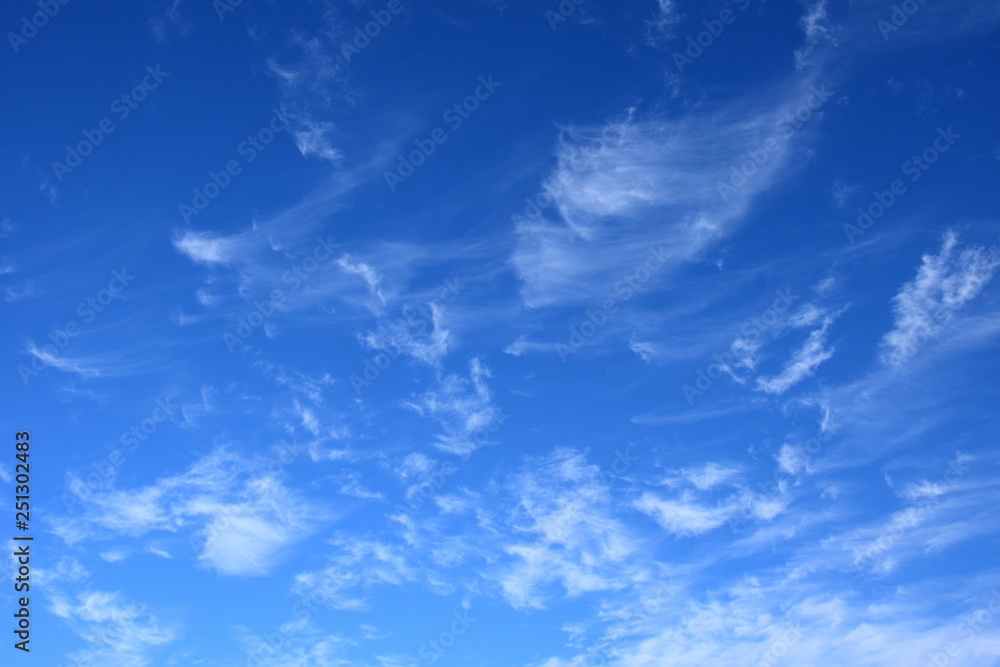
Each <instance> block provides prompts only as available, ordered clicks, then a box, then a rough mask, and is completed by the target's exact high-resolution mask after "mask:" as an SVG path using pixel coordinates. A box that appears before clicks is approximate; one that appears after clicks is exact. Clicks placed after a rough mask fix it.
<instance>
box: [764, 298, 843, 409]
mask: <svg viewBox="0 0 1000 667" xmlns="http://www.w3.org/2000/svg"><path fill="white" fill-rule="evenodd" d="M834 319H835V317H834V316H828V317H826V318H825V319H824V320H823V326H821V327H820V328H819V329H815V330H814V331H812V332H811V333H810V334H809V337H808V338H807V339H806V342H805V343H803V345H802V347H800V348H799V349H798V350H796V351H795V352H794V353H793V354H792V358H791V359H789V360H788V363H787V364H786V365H785V368H784V370H782V371H781V373H779V374H778V375H775V376H773V377H761V378H757V387H756V388H757V390H758V391H763V392H765V393H768V394H783V393H785V392H786V391H788V390H789V389H791V388H792V387H793V386H795V385H796V384H798V383H799V382H801V381H802V380H804V379H806V378H807V377H810V376H811V375H812V374H813V373H814V372H815V371H816V368H818V367H819V365H820V364H822V363H823V362H824V361H826V360H827V359H829V358H830V357H832V356H833V354H834V352H835V350H834V348H827V347H826V336H827V331H828V330H829V328H830V325H831V324H833V321H834Z"/></svg>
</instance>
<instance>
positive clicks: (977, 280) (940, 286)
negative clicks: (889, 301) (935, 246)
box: [882, 231, 1000, 368]
mask: <svg viewBox="0 0 1000 667" xmlns="http://www.w3.org/2000/svg"><path fill="white" fill-rule="evenodd" d="M958 245H959V241H958V236H957V235H956V234H955V233H954V232H953V231H948V232H947V233H946V234H945V237H944V242H943V244H942V246H941V250H940V252H938V254H937V255H930V254H926V255H924V256H923V259H922V264H921V266H920V269H919V270H918V271H917V275H916V277H915V278H914V279H913V280H912V281H910V282H908V283H906V284H905V285H903V287H902V289H900V291H899V293H898V294H897V295H896V296H895V297H894V298H893V314H894V316H895V328H894V329H893V330H892V331H890V332H889V333H887V334H886V335H885V337H884V338H883V339H882V362H883V363H884V364H886V365H887V366H890V367H893V368H899V367H901V366H902V365H903V364H904V363H905V362H906V361H907V360H908V359H910V358H911V357H912V356H913V355H914V354H916V352H917V350H918V349H920V347H922V346H923V345H924V344H925V343H926V342H927V341H929V340H931V339H933V338H936V337H937V336H938V335H939V334H940V331H941V329H942V328H943V327H944V326H945V325H946V324H948V322H950V321H951V320H952V319H953V318H954V316H955V314H956V313H957V312H958V311H959V310H961V309H962V308H963V307H964V306H965V305H966V304H967V303H968V302H969V301H971V300H973V299H974V298H976V297H977V296H978V295H979V294H980V293H981V292H982V290H983V288H984V287H985V286H986V285H987V283H989V282H990V280H992V278H993V274H994V273H995V272H996V269H997V267H998V266H1000V253H998V251H997V249H996V248H995V247H991V248H984V247H980V246H973V247H971V248H966V249H964V250H961V251H959V250H958Z"/></svg>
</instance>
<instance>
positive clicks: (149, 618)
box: [50, 591, 179, 667]
mask: <svg viewBox="0 0 1000 667" xmlns="http://www.w3.org/2000/svg"><path fill="white" fill-rule="evenodd" d="M50 609H51V611H52V613H54V614H55V615H56V616H59V617H60V618H63V619H65V620H66V621H67V622H68V623H69V624H70V626H71V627H72V628H73V629H74V630H75V631H76V633H77V634H78V635H79V636H80V638H81V639H83V640H84V641H85V642H86V643H87V644H88V646H87V647H86V648H84V649H81V650H79V651H76V652H74V653H71V654H70V656H69V657H70V658H72V659H73V660H75V661H77V664H80V665H87V666H91V665H92V666H94V667H104V666H105V665H112V664H113V665H121V666H122V667H146V666H147V665H151V664H153V663H152V654H153V652H154V651H155V650H156V649H157V648H159V647H162V646H166V645H168V644H170V643H172V642H174V641H176V640H177V639H178V638H179V634H178V632H177V631H176V630H175V629H174V628H172V627H170V626H168V625H164V624H163V623H162V622H161V621H160V620H159V619H157V618H156V617H155V616H153V615H152V614H151V613H150V612H149V611H148V610H146V609H145V608H143V607H142V606H140V605H136V604H133V603H130V602H128V601H127V600H126V599H125V598H124V597H123V596H122V594H121V593H109V592H104V591H89V592H86V593H81V594H79V595H78V596H76V598H75V599H70V598H66V597H63V596H61V595H59V594H56V595H53V598H52V605H51V607H50Z"/></svg>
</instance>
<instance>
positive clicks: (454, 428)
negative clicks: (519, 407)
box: [406, 359, 503, 456]
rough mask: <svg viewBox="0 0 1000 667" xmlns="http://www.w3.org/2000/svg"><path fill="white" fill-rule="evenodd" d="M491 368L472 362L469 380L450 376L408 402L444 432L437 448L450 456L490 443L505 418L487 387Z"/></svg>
mask: <svg viewBox="0 0 1000 667" xmlns="http://www.w3.org/2000/svg"><path fill="white" fill-rule="evenodd" d="M489 377H490V372H489V369H488V368H486V366H484V365H483V364H482V362H481V361H480V360H479V359H473V360H472V361H471V362H469V377H468V379H466V378H464V377H460V376H458V375H447V376H445V377H444V378H442V379H441V381H440V383H439V384H438V386H437V387H435V388H434V389H432V390H430V391H428V392H426V393H425V394H423V395H421V396H420V397H418V398H417V399H416V400H414V401H409V402H407V403H406V405H407V407H410V408H412V409H414V410H416V411H417V412H418V413H420V414H421V415H423V416H426V417H429V418H431V419H433V420H435V421H437V422H438V423H439V424H440V425H441V426H442V427H443V429H444V433H442V434H440V435H438V436H437V438H436V440H435V442H434V446H435V447H437V448H438V449H440V450H442V451H445V452H448V453H450V454H458V455H460V456H466V455H468V454H471V453H472V452H474V451H475V450H477V449H479V448H480V447H482V446H484V445H486V444H488V443H489V442H490V436H491V434H492V433H493V432H495V431H496V430H497V429H499V428H500V426H501V425H502V423H503V416H502V413H501V411H500V408H498V407H497V406H496V405H494V403H493V394H492V392H491V391H490V389H489V386H487V384H486V380H487V379H488V378H489Z"/></svg>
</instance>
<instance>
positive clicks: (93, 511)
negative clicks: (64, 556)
mask: <svg viewBox="0 0 1000 667" xmlns="http://www.w3.org/2000/svg"><path fill="white" fill-rule="evenodd" d="M264 463H265V462H255V461H252V460H249V459H244V458H241V457H239V456H236V455H234V454H230V453H228V452H226V451H224V450H219V451H217V452H215V453H214V454H211V455H209V456H207V457H205V458H203V459H201V460H200V461H198V462H196V463H195V464H194V465H193V466H192V467H191V469H189V470H188V471H186V472H184V473H181V474H178V475H174V476H172V477H164V478H161V479H160V480H158V481H157V482H156V483H155V484H152V485H150V486H145V487H141V488H138V489H134V490H117V489H114V488H111V489H108V490H98V491H93V490H90V489H88V488H87V487H86V486H85V485H84V483H83V482H82V481H81V480H79V479H78V478H76V477H73V476H71V477H70V483H69V487H70V488H69V490H70V493H71V494H73V495H74V496H76V500H77V501H78V502H79V503H80V504H81V505H82V508H83V511H82V512H81V513H78V514H72V515H70V516H66V517H56V518H54V519H53V524H54V532H55V533H56V534H57V535H59V536H61V537H62V538H63V539H64V540H66V541H67V542H68V543H71V544H72V543H76V542H80V541H84V540H94V539H101V538H102V537H104V536H106V535H121V534H124V535H130V536H139V535H145V534H148V533H150V532H154V531H165V532H168V533H174V532H180V531H186V532H189V533H190V534H191V544H192V546H194V547H195V549H196V552H197V555H198V559H199V561H201V562H202V563H204V564H205V565H207V566H208V567H210V568H212V569H213V570H215V571H217V572H219V573H220V574H224V575H240V576H255V575H263V574H266V573H267V572H269V571H270V569H271V568H272V567H274V566H275V565H276V564H277V563H279V562H280V561H281V560H283V559H284V558H285V557H287V556H288V554H289V551H290V549H291V547H292V546H293V545H294V544H295V543H296V542H298V541H300V540H301V539H303V538H304V537H306V536H308V535H309V534H311V533H312V532H314V531H315V530H316V528H317V527H318V525H319V523H320V522H321V521H323V520H324V519H325V517H326V514H325V512H324V511H323V510H321V509H320V508H319V507H317V506H315V505H314V504H312V503H311V502H309V501H307V500H305V499H303V498H302V497H301V496H300V495H299V494H298V493H297V492H295V491H292V490H290V489H288V488H286V487H285V486H284V485H283V484H282V483H281V482H280V481H278V480H277V479H276V478H274V477H272V476H270V475H269V474H268V473H266V472H263V471H262V470H261V468H263V467H264V465H263V464H264ZM114 553H115V552H109V555H110V554H114ZM111 558H114V556H113V555H112V556H111Z"/></svg>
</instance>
